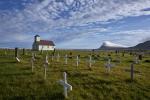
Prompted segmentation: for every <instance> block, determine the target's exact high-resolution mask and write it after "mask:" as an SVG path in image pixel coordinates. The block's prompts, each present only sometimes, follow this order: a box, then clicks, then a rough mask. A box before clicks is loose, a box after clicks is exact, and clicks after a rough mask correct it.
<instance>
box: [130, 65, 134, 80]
mask: <svg viewBox="0 0 150 100" xmlns="http://www.w3.org/2000/svg"><path fill="white" fill-rule="evenodd" d="M130 76H131V80H132V81H133V77H134V64H133V63H132V64H131V69H130Z"/></svg>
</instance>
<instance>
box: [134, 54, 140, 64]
mask: <svg viewBox="0 0 150 100" xmlns="http://www.w3.org/2000/svg"><path fill="white" fill-rule="evenodd" d="M134 63H135V64H138V63H139V59H138V57H137V56H136V57H135V59H134Z"/></svg>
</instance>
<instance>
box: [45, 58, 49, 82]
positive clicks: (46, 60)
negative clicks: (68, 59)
mask: <svg viewBox="0 0 150 100" xmlns="http://www.w3.org/2000/svg"><path fill="white" fill-rule="evenodd" d="M48 65H49V62H48V56H47V55H46V57H45V63H44V79H45V80H46V72H47V67H48Z"/></svg>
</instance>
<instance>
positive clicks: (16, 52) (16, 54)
mask: <svg viewBox="0 0 150 100" xmlns="http://www.w3.org/2000/svg"><path fill="white" fill-rule="evenodd" d="M15 57H18V48H15Z"/></svg>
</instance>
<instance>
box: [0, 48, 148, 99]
mask: <svg viewBox="0 0 150 100" xmlns="http://www.w3.org/2000/svg"><path fill="white" fill-rule="evenodd" d="M6 52H7V53H5V51H4V50H0V55H1V57H0V100H7V99H11V100H16V99H19V100H35V99H40V100H64V99H65V98H64V96H63V87H62V86H61V85H60V84H59V83H58V81H59V80H60V79H62V78H63V77H62V74H63V72H64V71H65V72H67V78H68V83H69V84H71V85H72V87H73V90H72V91H70V92H69V93H68V95H69V97H68V98H67V100H150V77H149V74H150V62H145V61H146V60H147V61H149V60H150V56H149V55H148V54H147V55H145V56H144V58H143V60H142V61H141V62H140V64H136V65H135V68H134V69H135V74H134V81H131V80H130V64H131V61H132V60H133V58H134V57H133V56H132V55H129V53H125V57H123V56H122V53H120V57H121V63H117V62H115V60H116V58H117V56H116V54H115V53H114V51H111V52H112V53H111V52H104V51H97V52H95V53H94V54H95V55H99V56H100V57H95V61H96V62H95V63H94V64H93V65H92V69H91V70H90V69H89V67H88V64H87V59H88V58H87V57H88V55H89V54H91V53H92V52H90V51H69V50H68V51H67V50H66V51H57V52H59V53H60V55H61V56H64V55H65V54H68V55H69V53H70V52H72V54H73V56H74V58H73V59H68V64H67V65H65V61H64V58H62V57H61V59H60V62H57V61H56V58H54V61H52V60H51V58H49V62H50V65H49V66H48V71H47V79H46V80H44V67H43V63H44V59H45V55H46V52H44V53H43V54H42V55H41V54H40V52H37V57H36V61H35V65H34V66H35V68H34V72H33V73H32V71H31V64H30V59H31V51H26V52H27V54H26V55H22V51H20V52H19V53H20V59H21V63H17V62H16V61H15V59H14V57H13V55H14V51H12V50H7V51H6ZM57 52H56V55H57ZM48 53H49V55H50V54H51V52H48ZM108 53H109V54H111V58H112V61H113V62H112V63H113V64H115V66H114V67H113V68H112V69H111V72H110V73H107V72H106V69H105V67H104V64H105V63H106V57H107V54H108ZM94 54H93V55H94ZM2 55H3V56H2ZM7 55H12V56H7ZM77 55H80V56H81V59H80V63H79V67H78V68H77V67H76V60H75V56H77Z"/></svg>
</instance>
